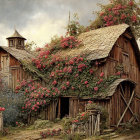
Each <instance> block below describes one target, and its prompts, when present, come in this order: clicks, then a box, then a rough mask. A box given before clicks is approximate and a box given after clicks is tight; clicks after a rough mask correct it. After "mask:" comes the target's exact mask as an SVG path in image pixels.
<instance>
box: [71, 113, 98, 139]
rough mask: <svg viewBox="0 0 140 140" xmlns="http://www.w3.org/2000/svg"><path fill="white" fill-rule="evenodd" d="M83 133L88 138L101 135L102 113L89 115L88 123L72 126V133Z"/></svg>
mask: <svg viewBox="0 0 140 140" xmlns="http://www.w3.org/2000/svg"><path fill="white" fill-rule="evenodd" d="M75 132H77V133H81V134H83V135H86V136H88V137H90V136H92V135H99V134H100V112H96V113H95V112H94V113H92V114H90V115H89V119H88V121H87V122H86V123H82V122H81V123H78V124H72V133H75Z"/></svg>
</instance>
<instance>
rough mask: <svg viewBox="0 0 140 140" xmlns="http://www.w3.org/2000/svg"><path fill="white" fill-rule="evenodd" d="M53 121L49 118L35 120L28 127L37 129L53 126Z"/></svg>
mask: <svg viewBox="0 0 140 140" xmlns="http://www.w3.org/2000/svg"><path fill="white" fill-rule="evenodd" d="M53 124H54V123H53V122H51V121H49V120H39V119H38V120H36V121H35V122H34V124H33V125H32V126H30V129H39V128H50V127H52V126H53Z"/></svg>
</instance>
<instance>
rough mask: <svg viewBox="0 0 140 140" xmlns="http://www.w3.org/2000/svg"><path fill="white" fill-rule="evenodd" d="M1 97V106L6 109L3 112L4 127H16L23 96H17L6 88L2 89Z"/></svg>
mask: <svg viewBox="0 0 140 140" xmlns="http://www.w3.org/2000/svg"><path fill="white" fill-rule="evenodd" d="M0 96H1V98H0V106H2V107H4V108H5V111H4V112H3V119H4V125H12V126H15V122H16V120H17V119H19V116H20V106H21V104H22V95H17V94H15V93H14V92H13V91H12V90H10V89H8V88H7V87H6V86H5V87H3V88H2V89H1V91H0Z"/></svg>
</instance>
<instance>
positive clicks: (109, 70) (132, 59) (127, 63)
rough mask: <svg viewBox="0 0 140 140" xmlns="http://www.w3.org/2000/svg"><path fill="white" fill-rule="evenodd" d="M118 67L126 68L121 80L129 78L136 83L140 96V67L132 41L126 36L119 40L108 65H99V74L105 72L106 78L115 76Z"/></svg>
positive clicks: (108, 60)
mask: <svg viewBox="0 0 140 140" xmlns="http://www.w3.org/2000/svg"><path fill="white" fill-rule="evenodd" d="M118 65H122V66H123V68H124V72H123V74H122V75H121V78H129V79H130V80H132V81H134V82H135V83H136V84H137V86H136V93H137V94H138V95H140V66H139V65H138V62H137V58H136V55H135V52H134V47H133V45H132V42H131V40H129V39H126V38H125V37H124V36H120V38H119V39H118V40H117V42H116V43H115V45H114V47H113V49H112V51H111V52H110V55H109V57H108V58H107V60H106V63H104V64H102V65H99V67H98V68H99V70H98V72H97V74H99V73H100V72H104V73H105V77H107V76H109V75H114V74H115V73H116V67H117V66H118Z"/></svg>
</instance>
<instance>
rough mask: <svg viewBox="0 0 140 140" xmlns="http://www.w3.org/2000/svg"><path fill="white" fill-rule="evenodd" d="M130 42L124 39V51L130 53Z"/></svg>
mask: <svg viewBox="0 0 140 140" xmlns="http://www.w3.org/2000/svg"><path fill="white" fill-rule="evenodd" d="M128 43H129V41H128V40H127V39H124V41H123V51H124V52H126V53H128V49H129V45H128Z"/></svg>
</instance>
